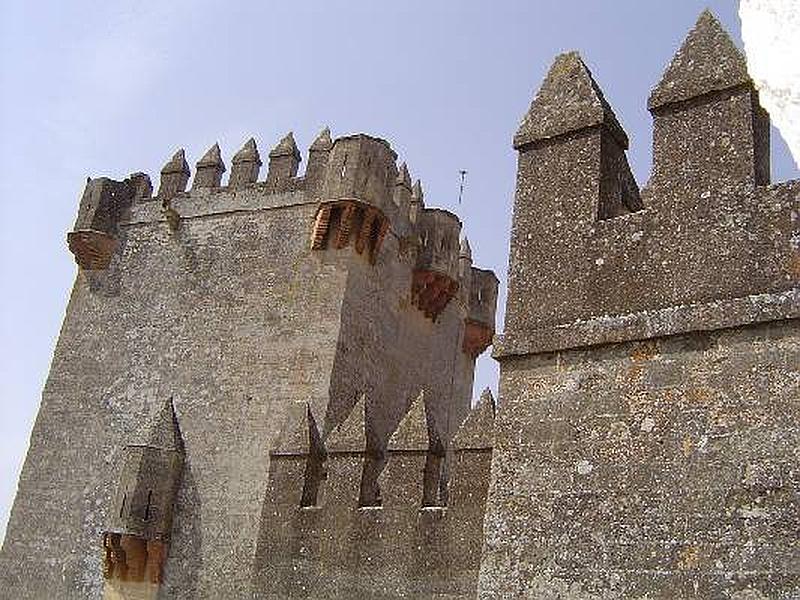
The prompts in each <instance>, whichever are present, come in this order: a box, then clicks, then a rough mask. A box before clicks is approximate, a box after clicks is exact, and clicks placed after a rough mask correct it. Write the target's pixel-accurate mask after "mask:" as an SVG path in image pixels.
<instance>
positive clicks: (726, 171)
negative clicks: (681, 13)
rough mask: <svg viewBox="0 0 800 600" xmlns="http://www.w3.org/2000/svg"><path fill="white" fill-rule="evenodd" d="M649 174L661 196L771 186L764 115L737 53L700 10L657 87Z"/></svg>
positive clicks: (652, 99) (651, 107)
mask: <svg viewBox="0 0 800 600" xmlns="http://www.w3.org/2000/svg"><path fill="white" fill-rule="evenodd" d="M647 107H648V109H649V110H650V112H651V113H652V115H653V172H652V175H651V178H650V182H649V184H648V185H649V187H652V188H653V191H654V193H657V194H658V195H659V196H661V197H662V198H663V199H662V198H659V200H660V201H664V199H667V198H670V197H671V196H673V195H675V194H676V193H678V194H679V193H683V192H684V191H688V190H691V191H692V192H694V191H696V192H698V193H703V192H712V191H713V190H720V189H723V188H731V187H732V188H736V187H739V186H744V187H745V188H752V187H754V186H761V185H766V184H768V183H769V177H770V174H769V117H768V115H767V113H766V111H764V109H762V108H761V106H760V104H759V102H758V92H757V91H756V89H755V87H754V85H753V82H752V80H751V79H750V76H749V75H748V73H747V64H746V61H745V58H744V55H743V54H742V52H741V51H740V50H739V49H738V48H737V47H736V46H735V45H734V43H733V41H732V40H731V39H730V36H728V34H727V32H726V31H725V30H724V29H723V28H722V26H721V25H720V23H719V21H718V20H717V19H716V18H715V17H714V15H712V14H711V12H710V11H708V10H705V11H703V13H702V14H701V15H700V17H699V18H698V20H697V23H696V24H695V26H694V28H692V30H691V31H690V32H689V34H688V35H687V36H686V39H685V40H684V42H683V44H682V45H681V48H680V49H679V50H678V52H677V53H676V54H675V56H674V58H673V59H672V62H670V64H669V66H668V67H667V69H666V71H665V72H664V75H663V76H662V78H661V81H660V82H659V83H658V84H657V85H656V86H655V88H654V89H653V91H652V93H651V94H650V98H649V99H648V102H647Z"/></svg>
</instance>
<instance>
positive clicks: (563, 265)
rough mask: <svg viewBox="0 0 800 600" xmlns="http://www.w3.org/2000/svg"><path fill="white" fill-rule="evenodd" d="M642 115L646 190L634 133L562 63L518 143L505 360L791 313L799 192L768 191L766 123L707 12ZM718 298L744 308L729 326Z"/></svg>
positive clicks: (579, 64) (501, 349) (580, 71)
mask: <svg viewBox="0 0 800 600" xmlns="http://www.w3.org/2000/svg"><path fill="white" fill-rule="evenodd" d="M648 108H649V109H650V111H651V113H652V115H653V120H654V131H653V169H652V174H651V177H650V180H649V182H648V183H647V186H646V187H645V188H644V189H643V190H641V192H640V190H639V187H638V185H637V183H636V181H635V179H634V177H633V175H632V173H631V170H630V167H629V166H628V162H627V159H626V156H625V151H626V150H627V148H628V138H627V135H626V134H625V131H624V129H623V128H622V126H621V124H620V121H619V119H618V118H617V117H616V115H615V114H614V112H613V110H612V108H611V106H610V105H609V103H608V102H607V100H606V99H605V97H604V96H603V93H602V91H601V89H600V86H599V85H598V84H597V82H596V81H595V79H594V77H593V75H592V73H591V72H590V71H589V69H588V68H587V67H586V65H585V63H584V62H583V61H582V60H581V58H580V56H579V55H578V54H577V53H575V52H570V53H567V54H563V55H560V56H558V57H557V58H556V59H555V62H554V63H553V66H552V67H551V69H550V71H549V73H548V74H547V76H546V78H545V81H544V83H543V84H542V86H541V88H540V90H539V91H538V93H537V94H536V96H535V97H534V99H533V101H532V103H531V107H530V110H529V111H528V113H527V114H526V115H525V117H524V118H523V120H522V124H521V126H520V128H519V131H518V132H517V134H516V136H515V138H514V147H515V148H516V149H517V150H518V152H519V163H518V176H517V195H516V200H515V206H514V222H513V227H512V242H511V260H510V265H511V266H510V270H509V300H508V307H507V313H506V327H505V334H504V337H503V339H502V340H501V341H500V343H499V344H498V346H497V347H496V348H495V355H496V356H497V357H503V356H506V355H513V354H525V353H527V352H535V351H545V350H557V349H560V348H565V347H575V346H579V345H591V344H597V343H602V342H605V341H621V340H624V339H634V338H636V337H637V336H642V335H645V336H646V335H650V334H653V333H655V332H658V334H665V333H670V332H672V333H680V332H683V331H689V330H693V329H697V328H699V329H703V328H707V327H716V326H718V325H720V324H721V323H722V322H723V321H724V322H726V323H729V324H730V323H731V322H733V324H740V323H742V322H747V321H748V320H750V319H751V318H754V317H753V316H752V315H753V313H754V310H753V308H752V307H751V305H753V304H754V303H760V305H762V306H763V305H764V303H765V302H766V304H769V305H771V306H773V307H774V309H775V310H778V312H779V313H780V312H781V311H783V312H782V313H781V314H784V315H785V316H786V317H789V316H792V315H796V314H797V312H798V307H797V304H796V302H794V303H793V302H788V303H787V302H786V301H784V300H781V298H782V297H783V296H782V295H785V294H786V293H788V292H790V290H793V289H796V288H797V285H798V281H800V270H798V267H797V265H798V264H800V255H798V247H797V243H796V236H797V228H798V222H797V219H796V209H797V202H798V190H800V187H799V186H800V182H797V181H794V182H787V183H782V184H777V185H773V186H769V185H768V183H769V119H768V116H767V114H766V113H765V112H764V110H763V109H762V108H761V107H760V106H759V104H758V93H757V91H756V90H755V88H754V86H753V83H752V81H751V79H750V77H749V76H748V74H747V69H746V64H745V60H744V57H743V56H742V54H741V52H740V51H739V50H738V49H737V48H736V47H735V45H734V44H733V42H731V40H730V38H729V37H728V35H727V33H725V31H724V30H723V29H722V27H721V26H720V24H719V22H718V21H717V20H716V19H715V18H714V16H713V15H712V14H711V13H710V12H708V11H704V12H703V13H702V14H701V15H700V17H699V19H698V21H697V23H696V25H695V27H694V28H693V29H692V30H691V31H690V32H689V34H688V36H687V38H686V40H685V41H684V43H683V45H682V46H681V48H680V49H679V50H678V52H677V53H676V55H675V57H674V58H673V60H672V62H671V63H670V65H669V66H668V67H667V69H666V71H665V72H664V75H663V76H662V79H661V81H660V82H659V83H658V84H657V85H656V86H655V88H654V89H653V92H652V93H651V95H650V98H649V100H648ZM730 215H736V218H734V219H732V218H731V217H730ZM793 215H795V216H793ZM756 298H762V301H758V300H756ZM764 299H766V300H764ZM720 303H722V304H724V305H726V306H735V309H734V310H730V311H727V314H726V318H725V319H723V320H722V321H720V320H719V318H717V317H715V315H717V314H719V313H720V309H719V308H717V307H718V306H719V305H721V304H720ZM779 307H780V308H779ZM775 310H772V309H770V310H766V309H765V310H764V315H766V314H767V313H768V314H769V316H768V317H767V316H764V317H761V318H773V317H774V316H775ZM676 311H677V312H676ZM677 314H680V315H681V317H680V318H675V316H674V315H677ZM634 315H638V316H634ZM756 318H757V317H756ZM731 319H732V320H733V321H731ZM634 323H635V325H634ZM648 332H649V333H648Z"/></svg>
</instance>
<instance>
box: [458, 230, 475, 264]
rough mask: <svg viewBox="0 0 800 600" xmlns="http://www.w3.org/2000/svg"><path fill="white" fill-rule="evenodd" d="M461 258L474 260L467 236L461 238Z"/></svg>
mask: <svg viewBox="0 0 800 600" xmlns="http://www.w3.org/2000/svg"><path fill="white" fill-rule="evenodd" d="M458 257H459V258H466V259H468V260H470V261H471V260H472V248H471V247H470V245H469V239H468V238H467V236H466V235H465V236H464V237H462V238H461V246H460V248H459V251H458Z"/></svg>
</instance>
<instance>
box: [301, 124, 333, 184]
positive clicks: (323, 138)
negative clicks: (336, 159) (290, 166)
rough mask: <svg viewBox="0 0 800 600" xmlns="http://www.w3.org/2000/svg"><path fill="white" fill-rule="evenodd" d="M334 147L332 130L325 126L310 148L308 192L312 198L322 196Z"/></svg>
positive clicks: (307, 170)
mask: <svg viewBox="0 0 800 600" xmlns="http://www.w3.org/2000/svg"><path fill="white" fill-rule="evenodd" d="M331 148H333V140H332V139H331V130H330V129H328V128H327V127H325V129H323V130H322V131H320V132H319V135H317V137H316V139H315V140H314V141H313V142H312V144H311V147H310V148H309V149H308V166H307V167H306V193H307V194H309V195H310V196H311V197H312V198H318V197H320V192H321V191H322V184H323V183H324V180H325V168H326V167H327V166H328V160H329V158H330V154H331Z"/></svg>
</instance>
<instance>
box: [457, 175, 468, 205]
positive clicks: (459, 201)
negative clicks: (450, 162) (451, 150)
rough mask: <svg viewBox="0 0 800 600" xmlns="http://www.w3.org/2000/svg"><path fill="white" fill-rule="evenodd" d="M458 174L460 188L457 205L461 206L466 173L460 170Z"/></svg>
mask: <svg viewBox="0 0 800 600" xmlns="http://www.w3.org/2000/svg"><path fill="white" fill-rule="evenodd" d="M459 173H460V174H461V187H460V188H459V189H458V203H459V204H461V199H462V198H463V197H464V180H465V179H466V177H467V172H466V171H465V170H464V169H461V170H460V171H459Z"/></svg>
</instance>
